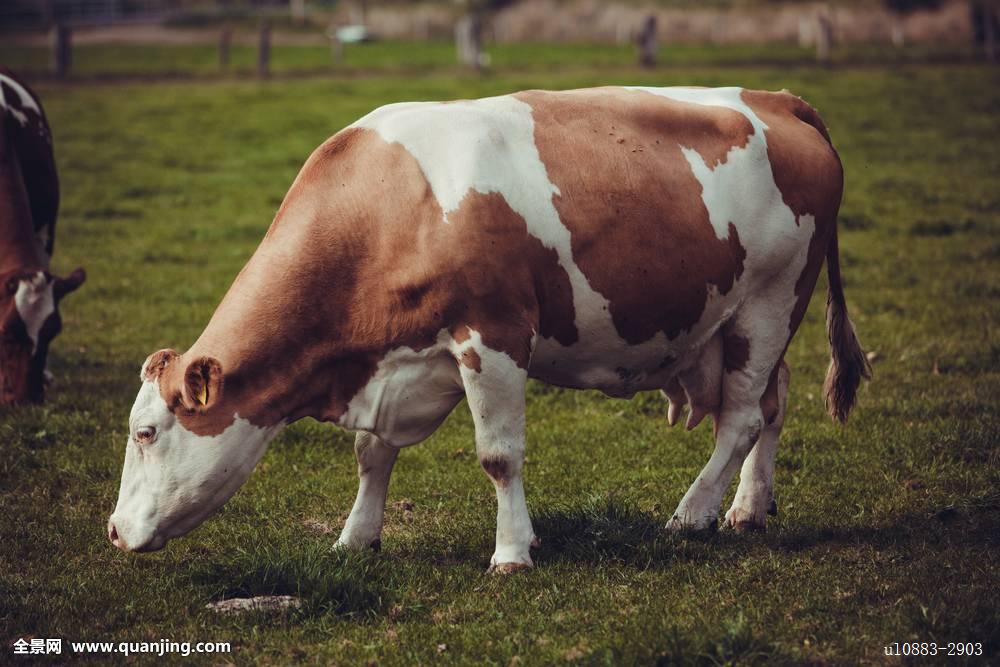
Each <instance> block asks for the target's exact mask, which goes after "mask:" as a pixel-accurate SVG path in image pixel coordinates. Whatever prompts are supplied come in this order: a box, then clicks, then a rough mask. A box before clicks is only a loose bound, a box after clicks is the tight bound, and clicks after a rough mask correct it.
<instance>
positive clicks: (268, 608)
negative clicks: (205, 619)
mask: <svg viewBox="0 0 1000 667" xmlns="http://www.w3.org/2000/svg"><path fill="white" fill-rule="evenodd" d="M301 606H302V600H300V599H299V598H297V597H294V596H291V595H259V596H257V597H252V598H230V599H228V600H219V601H218V602H209V603H208V604H207V605H205V608H206V609H211V610H212V611H214V612H216V613H218V614H246V613H248V612H254V611H256V612H262V611H263V612H273V611H288V610H290V609H298V608H299V607H301Z"/></svg>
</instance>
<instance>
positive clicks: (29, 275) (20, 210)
mask: <svg viewBox="0 0 1000 667" xmlns="http://www.w3.org/2000/svg"><path fill="white" fill-rule="evenodd" d="M58 210H59V182H58V179H57V178H56V164H55V158H54V156H53V154H52V133H51V131H50V130H49V124H48V121H47V120H46V119H45V113H44V112H43V111H42V105H41V103H40V102H39V101H38V97H37V96H35V94H34V93H33V92H32V91H31V90H30V89H29V88H28V87H27V86H26V85H25V84H24V83H23V82H22V81H20V80H19V79H17V78H16V77H15V76H14V74H13V73H12V72H10V71H9V70H6V69H2V68H0V404H9V403H26V402H31V403H38V402H41V401H42V400H43V399H44V397H45V386H46V384H47V383H48V373H47V371H46V361H47V359H48V349H49V344H50V343H51V342H52V339H53V338H55V337H56V335H58V333H59V331H60V330H61V328H62V320H61V318H60V316H59V310H58V306H59V302H60V301H61V300H62V298H63V297H64V296H65V295H66V294H68V293H69V292H72V291H73V290H75V289H76V288H77V287H79V286H80V285H81V284H82V283H83V281H84V279H85V275H84V272H83V269H77V270H76V271H74V272H73V273H72V274H70V275H69V276H68V277H66V278H57V277H55V276H53V275H52V274H51V273H49V260H50V258H51V257H52V248H53V243H54V242H55V226H56V214H57V212H58Z"/></svg>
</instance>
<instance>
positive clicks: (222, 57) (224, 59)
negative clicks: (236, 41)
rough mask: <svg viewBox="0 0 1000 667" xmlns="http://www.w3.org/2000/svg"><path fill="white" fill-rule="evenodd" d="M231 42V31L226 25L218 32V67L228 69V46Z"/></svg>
mask: <svg viewBox="0 0 1000 667" xmlns="http://www.w3.org/2000/svg"><path fill="white" fill-rule="evenodd" d="M232 41H233V29H232V28H230V27H229V26H228V25H224V26H222V31H221V32H219V67H221V68H222V69H226V68H227V67H229V46H230V44H232Z"/></svg>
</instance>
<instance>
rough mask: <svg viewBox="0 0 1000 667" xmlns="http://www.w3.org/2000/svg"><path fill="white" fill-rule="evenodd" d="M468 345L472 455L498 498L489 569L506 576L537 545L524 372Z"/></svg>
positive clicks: (527, 560) (465, 373)
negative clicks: (528, 485)
mask: <svg viewBox="0 0 1000 667" xmlns="http://www.w3.org/2000/svg"><path fill="white" fill-rule="evenodd" d="M468 346H471V349H472V350H474V351H475V353H476V355H475V359H476V361H475V363H463V364H462V366H461V373H462V382H463V384H464V385H465V395H466V398H467V399H468V402H469V410H471V411H472V420H473V422H474V423H475V427H476V454H477V456H478V457H479V462H480V464H481V465H482V467H483V470H485V471H486V474H487V475H488V476H489V478H490V480H491V481H492V482H493V486H494V488H495V489H496V494H497V533H496V551H495V552H494V553H493V558H492V559H491V560H490V570H491V571H493V572H499V573H509V572H513V571H515V570H521V569H525V568H529V567H531V566H532V562H531V555H530V553H529V550H530V548H531V547H532V546H533V544H535V543H536V539H535V533H534V530H533V529H532V527H531V519H530V518H529V517H528V505H527V503H526V502H525V499H524V485H523V484H522V482H521V469H522V467H523V466H524V451H525V425H524V409H525V398H524V392H525V385H526V384H527V380H528V373H527V371H526V370H524V368H521V367H520V366H518V364H517V363H515V361H514V360H513V359H512V358H511V357H510V356H508V355H507V354H506V353H504V352H498V351H495V350H492V349H490V348H488V347H486V346H485V345H483V344H482V342H481V340H480V339H479V337H478V335H474V336H473V338H472V339H470V340H469V341H467V342H466V343H465V344H463V349H464V348H465V347H468ZM465 358H467V355H466V356H465ZM525 365H526V364H525Z"/></svg>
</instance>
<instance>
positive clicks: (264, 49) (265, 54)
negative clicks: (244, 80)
mask: <svg viewBox="0 0 1000 667" xmlns="http://www.w3.org/2000/svg"><path fill="white" fill-rule="evenodd" d="M257 76H258V77H260V78H261V79H266V78H268V77H269V76H271V23H270V22H269V21H267V20H264V21H262V22H261V24H260V35H259V37H258V40H257Z"/></svg>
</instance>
